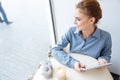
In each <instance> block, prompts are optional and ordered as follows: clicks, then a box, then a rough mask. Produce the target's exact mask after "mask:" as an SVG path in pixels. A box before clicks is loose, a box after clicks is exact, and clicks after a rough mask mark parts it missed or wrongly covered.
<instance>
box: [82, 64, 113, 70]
mask: <svg viewBox="0 0 120 80" xmlns="http://www.w3.org/2000/svg"><path fill="white" fill-rule="evenodd" d="M111 64H112V63H107V64H104V65H91V66H87V67H86V68H81V70H90V69H95V68H101V67H104V66H109V65H111Z"/></svg>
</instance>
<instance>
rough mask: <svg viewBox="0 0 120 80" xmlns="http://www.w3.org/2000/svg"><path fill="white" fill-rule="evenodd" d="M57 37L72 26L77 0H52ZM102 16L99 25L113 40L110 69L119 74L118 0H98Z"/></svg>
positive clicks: (119, 8) (119, 9)
mask: <svg viewBox="0 0 120 80" xmlns="http://www.w3.org/2000/svg"><path fill="white" fill-rule="evenodd" d="M53 1H54V2H53V4H54V13H55V22H56V27H57V35H58V39H59V38H60V37H61V35H62V34H63V33H64V32H65V31H66V29H67V28H69V27H70V26H73V20H74V10H75V4H76V2H78V1H79V0H53ZM100 4H101V7H102V9H103V18H102V20H101V21H100V22H99V24H98V25H99V27H100V28H102V29H104V30H106V31H108V32H110V33H111V36H112V41H113V48H112V63H113V65H112V66H110V70H111V71H112V72H114V73H117V74H120V63H119V61H118V60H119V58H120V54H119V53H120V49H119V48H120V36H119V30H120V27H119V26H120V20H119V19H120V16H119V14H120V5H119V4H120V0H109V1H108V0H104V1H103V0H100Z"/></svg>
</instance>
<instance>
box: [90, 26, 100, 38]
mask: <svg viewBox="0 0 120 80" xmlns="http://www.w3.org/2000/svg"><path fill="white" fill-rule="evenodd" d="M91 36H94V37H96V38H100V29H98V28H97V27H96V30H95V32H94V33H93V35H91Z"/></svg>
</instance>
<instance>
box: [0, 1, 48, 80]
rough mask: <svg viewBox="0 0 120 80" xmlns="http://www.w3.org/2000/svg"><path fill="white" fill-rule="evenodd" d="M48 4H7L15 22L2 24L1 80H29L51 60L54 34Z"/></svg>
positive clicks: (6, 2) (11, 19)
mask: <svg viewBox="0 0 120 80" xmlns="http://www.w3.org/2000/svg"><path fill="white" fill-rule="evenodd" d="M45 1H47V0H42V1H41V0H4V1H3V6H4V9H5V10H6V13H7V16H8V18H9V20H10V21H13V23H12V24H11V25H6V24H5V23H0V80H27V79H28V77H29V76H30V75H31V74H33V73H34V72H35V71H36V69H37V67H38V65H39V63H40V62H41V61H42V60H45V59H47V52H48V49H49V46H50V35H49V28H48V22H47V21H48V20H47V17H46V10H45V6H46V5H45ZM41 2H42V3H41ZM31 5H32V6H31Z"/></svg>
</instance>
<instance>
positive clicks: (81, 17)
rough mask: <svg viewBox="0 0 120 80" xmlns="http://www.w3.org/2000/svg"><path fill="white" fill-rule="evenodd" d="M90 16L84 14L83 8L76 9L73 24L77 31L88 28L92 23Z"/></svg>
mask: <svg viewBox="0 0 120 80" xmlns="http://www.w3.org/2000/svg"><path fill="white" fill-rule="evenodd" d="M91 20H92V19H91V18H90V17H89V16H88V15H87V14H86V11H85V10H81V9H76V11H75V20H74V24H75V25H76V27H77V28H78V30H79V31H84V30H88V29H89V28H90V26H91V25H93V23H92V22H91Z"/></svg>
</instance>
